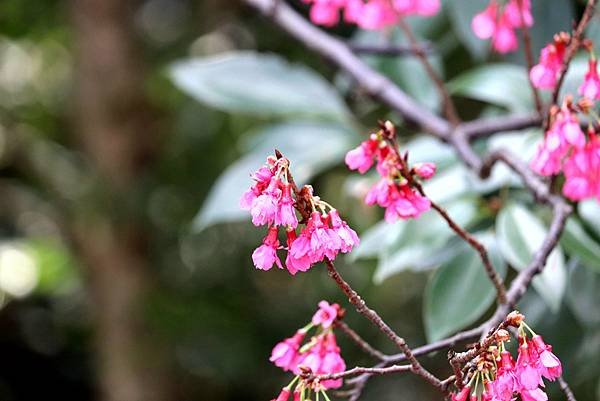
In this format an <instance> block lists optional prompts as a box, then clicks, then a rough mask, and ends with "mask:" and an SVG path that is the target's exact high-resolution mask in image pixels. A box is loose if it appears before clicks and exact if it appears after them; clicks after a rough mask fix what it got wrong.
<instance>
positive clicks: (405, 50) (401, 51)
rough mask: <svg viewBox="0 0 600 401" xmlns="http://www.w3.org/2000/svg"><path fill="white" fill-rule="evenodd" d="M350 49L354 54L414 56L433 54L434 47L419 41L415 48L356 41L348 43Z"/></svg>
mask: <svg viewBox="0 0 600 401" xmlns="http://www.w3.org/2000/svg"><path fill="white" fill-rule="evenodd" d="M348 46H349V48H350V50H352V52H354V53H355V54H363V55H377V56H391V57H396V56H413V57H414V56H416V55H417V54H433V53H435V49H434V48H433V46H432V45H431V43H420V44H419V45H418V48H417V49H415V48H414V46H412V45H408V46H407V45H388V46H378V45H362V44H357V43H349V44H348Z"/></svg>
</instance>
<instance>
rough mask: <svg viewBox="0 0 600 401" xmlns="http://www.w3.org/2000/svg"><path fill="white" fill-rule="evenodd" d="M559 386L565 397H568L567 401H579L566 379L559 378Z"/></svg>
mask: <svg viewBox="0 0 600 401" xmlns="http://www.w3.org/2000/svg"><path fill="white" fill-rule="evenodd" d="M558 385H559V386H560V389H561V390H562V391H563V392H564V393H565V396H566V397H567V401H577V399H576V398H575V395H574V394H573V392H572V391H571V388H570V387H569V385H568V384H567V382H566V381H565V379H563V377H562V376H561V377H559V378H558Z"/></svg>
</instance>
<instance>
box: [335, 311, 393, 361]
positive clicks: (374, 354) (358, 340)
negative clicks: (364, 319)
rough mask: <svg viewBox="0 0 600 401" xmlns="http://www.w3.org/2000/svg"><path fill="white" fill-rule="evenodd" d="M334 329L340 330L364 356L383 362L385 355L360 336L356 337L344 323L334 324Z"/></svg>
mask: <svg viewBox="0 0 600 401" xmlns="http://www.w3.org/2000/svg"><path fill="white" fill-rule="evenodd" d="M335 325H336V327H338V328H339V329H340V330H342V331H343V332H344V333H345V334H346V335H347V336H348V337H350V339H352V341H354V342H355V343H356V344H357V345H358V346H359V347H360V348H361V349H362V350H363V351H364V352H365V353H366V354H368V355H371V356H372V357H373V358H376V359H379V360H380V361H384V360H385V358H386V355H385V354H384V353H383V352H381V351H378V350H376V349H375V348H373V346H372V345H371V344H369V343H368V342H367V341H365V340H364V339H363V338H362V337H361V336H359V335H358V333H356V332H355V331H354V330H352V329H351V328H350V326H348V325H347V324H346V323H345V322H343V321H341V320H339V321H337V322H336V323H335Z"/></svg>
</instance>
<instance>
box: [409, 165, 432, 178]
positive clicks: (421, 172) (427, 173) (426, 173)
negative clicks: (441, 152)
mask: <svg viewBox="0 0 600 401" xmlns="http://www.w3.org/2000/svg"><path fill="white" fill-rule="evenodd" d="M413 169H414V170H415V173H416V174H417V175H418V176H419V177H421V178H424V179H429V178H431V177H433V175H434V174H435V164H433V163H416V164H414V165H413Z"/></svg>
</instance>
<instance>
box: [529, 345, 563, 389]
mask: <svg viewBox="0 0 600 401" xmlns="http://www.w3.org/2000/svg"><path fill="white" fill-rule="evenodd" d="M531 340H532V343H531V344H532V348H533V350H534V351H535V352H536V353H537V354H538V356H539V365H540V368H541V373H542V376H544V377H545V378H546V379H548V380H550V381H554V380H556V379H557V378H559V377H560V376H561V375H562V365H561V363H560V359H558V357H557V356H556V355H554V354H553V353H552V347H551V346H550V345H547V344H546V343H545V342H544V340H543V339H542V337H541V336H539V335H535V336H533V338H532V339H531Z"/></svg>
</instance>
